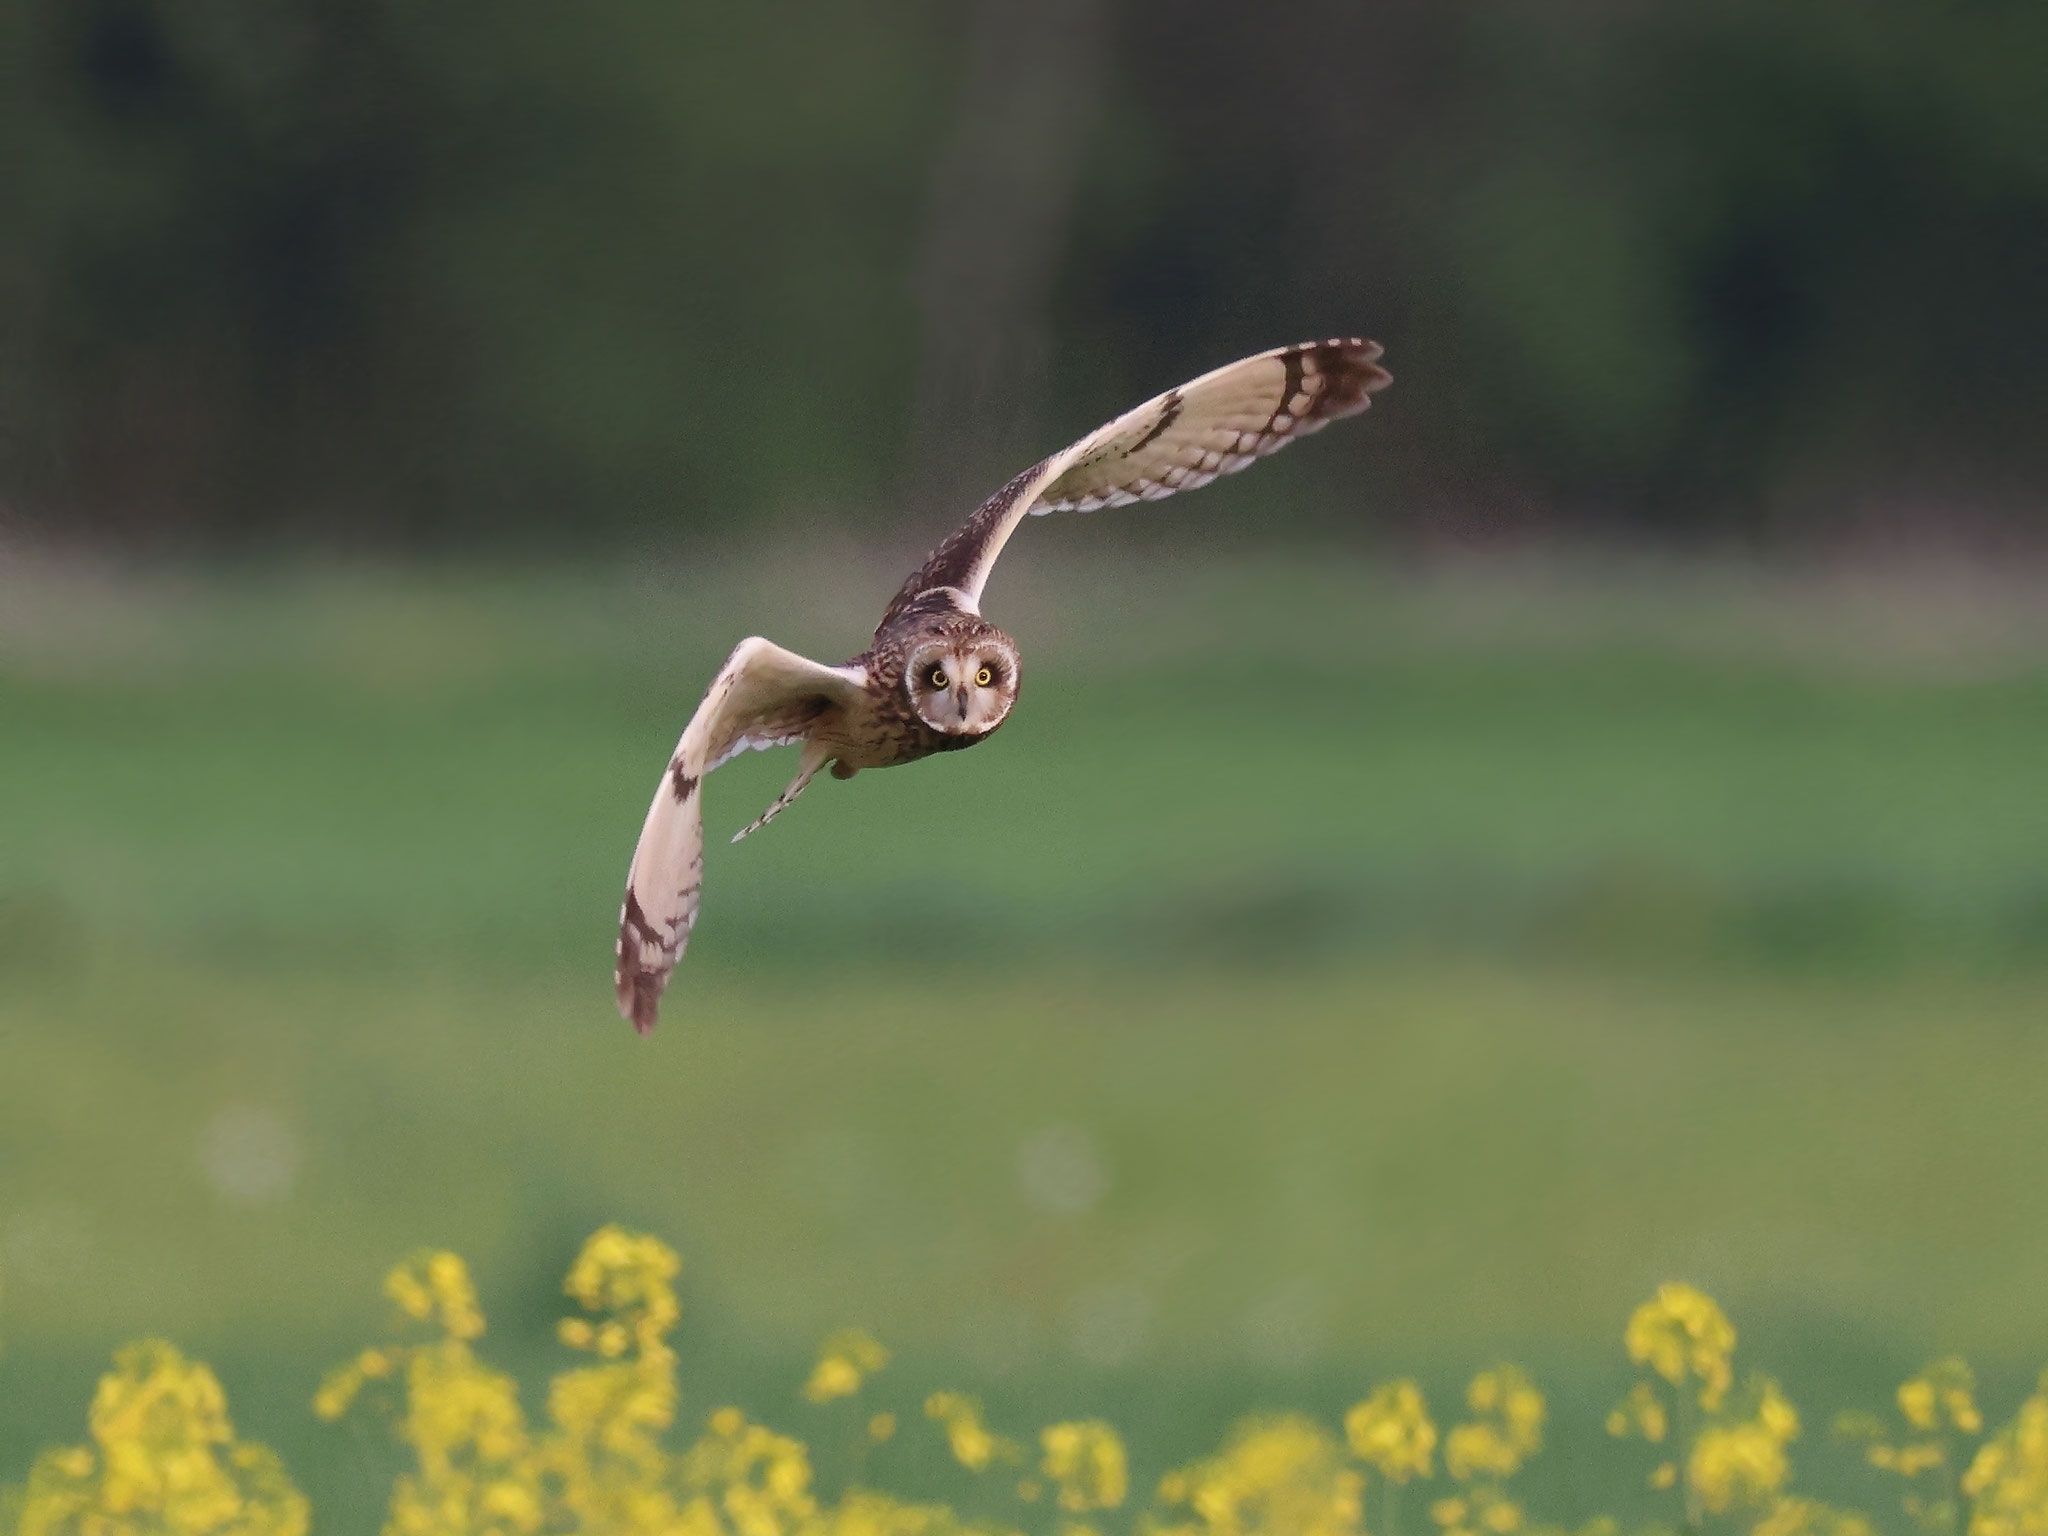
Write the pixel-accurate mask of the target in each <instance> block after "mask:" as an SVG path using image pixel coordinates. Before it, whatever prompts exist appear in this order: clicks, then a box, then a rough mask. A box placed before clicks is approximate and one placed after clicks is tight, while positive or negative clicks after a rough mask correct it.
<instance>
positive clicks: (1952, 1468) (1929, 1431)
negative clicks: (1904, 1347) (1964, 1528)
mask: <svg viewBox="0 0 2048 1536" xmlns="http://www.w3.org/2000/svg"><path fill="white" fill-rule="evenodd" d="M1976 1394H1977V1381H1976V1377H1975V1376H1974V1374H1972V1372H1971V1370H1970V1367H1969V1366H1968V1364H1967V1363H1965V1362H1964V1361H1961V1360H1957V1359H1954V1358H1949V1359H1945V1360H1936V1361H1935V1362H1933V1363H1932V1364H1931V1365H1929V1366H1927V1367H1926V1368H1925V1369H1923V1370H1922V1371H1921V1372H1920V1374H1919V1375H1917V1376H1914V1377H1912V1378H1911V1379H1909V1380H1907V1381H1905V1382H1903V1383H1901V1384H1900V1386H1899V1390H1898V1392H1897V1394H1896V1401H1897V1403H1898V1409H1899V1417H1900V1419H1901V1420H1902V1421H1903V1430H1902V1431H1901V1432H1897V1433H1895V1432H1893V1431H1892V1430H1890V1429H1888V1428H1887V1427H1886V1425H1885V1423H1884V1421H1883V1420H1881V1419H1879V1418H1878V1417H1877V1416H1876V1415H1875V1414H1868V1413H1859V1414H1844V1415H1842V1417H1841V1418H1839V1419H1837V1420H1836V1423H1835V1429H1836V1432H1837V1433H1838V1434H1839V1435H1841V1436H1842V1437H1843V1438H1845V1439H1849V1440H1856V1441H1861V1442H1863V1447H1864V1451H1863V1454H1864V1459H1865V1460H1867V1461H1868V1462H1869V1463H1870V1465H1871V1466H1873V1467H1876V1468H1878V1469H1879V1470H1880V1471H1884V1472H1890V1473H1894V1474H1896V1475H1897V1476H1898V1477H1899V1478H1900V1479H1901V1481H1903V1482H1904V1484H1905V1492H1904V1493H1903V1495H1902V1496H1901V1498H1900V1501H1899V1503H1900V1507H1901V1508H1902V1509H1904V1511H1905V1512H1906V1515H1907V1517H1908V1518H1909V1519H1911V1520H1912V1522H1913V1524H1914V1525H1915V1526H1917V1527H1918V1528H1919V1529H1920V1530H1921V1531H1922V1532H1924V1533H1925V1536H1954V1533H1955V1531H1956V1530H1957V1528H1958V1522H1959V1519H1960V1515H1961V1491H1962V1490H1961V1488H1960V1486H1959V1485H1958V1483H1957V1480H1956V1469H1957V1468H1958V1467H1959V1466H1961V1465H1962V1463H1963V1461H1964V1460H1965V1455H1964V1452H1963V1449H1962V1446H1961V1442H1962V1441H1964V1440H1968V1439H1974V1438H1975V1437H1977V1436H1978V1435H1980V1434H1982V1433H1983V1430H1984V1415H1983V1413H1982V1412H1981V1411H1980V1410H1979V1409H1978V1407H1977V1395H1976Z"/></svg>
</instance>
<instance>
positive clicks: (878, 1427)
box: [868, 1413, 896, 1445]
mask: <svg viewBox="0 0 2048 1536" xmlns="http://www.w3.org/2000/svg"><path fill="white" fill-rule="evenodd" d="M895 1433H896V1415H895V1414H893V1413H878V1414H876V1415H875V1416H874V1417H873V1418H872V1419H869V1420H868V1438H869V1439H870V1440H872V1441H874V1442H875V1444H877V1445H880V1444H881V1443H882V1442H883V1441H884V1440H887V1439H888V1438H889V1437H890V1436H891V1435H893V1434H895Z"/></svg>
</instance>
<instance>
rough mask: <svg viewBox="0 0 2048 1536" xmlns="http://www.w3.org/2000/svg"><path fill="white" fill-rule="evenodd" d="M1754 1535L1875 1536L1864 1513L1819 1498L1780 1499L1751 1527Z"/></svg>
mask: <svg viewBox="0 0 2048 1536" xmlns="http://www.w3.org/2000/svg"><path fill="white" fill-rule="evenodd" d="M1750 1536H1875V1533H1873V1532H1872V1530H1871V1528H1870V1522H1869V1521H1867V1520H1865V1519H1864V1518H1863V1517H1862V1516H1861V1515H1856V1514H1850V1513H1848V1512H1846V1511H1844V1510H1839V1509H1835V1508H1832V1507H1831V1506H1829V1505H1826V1504H1823V1503H1821V1502H1819V1501H1818V1500H1816V1499H1795V1498H1786V1499H1780V1500H1778V1502H1777V1503H1776V1504H1774V1505H1773V1506H1772V1507H1771V1508H1770V1509H1769V1510H1768V1511H1766V1512H1765V1514H1764V1516H1763V1517H1762V1518H1761V1519H1760V1520H1758V1521H1757V1523H1756V1524H1755V1526H1753V1527H1752V1528H1751V1530H1750Z"/></svg>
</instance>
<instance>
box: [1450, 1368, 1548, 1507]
mask: <svg viewBox="0 0 2048 1536" xmlns="http://www.w3.org/2000/svg"><path fill="white" fill-rule="evenodd" d="M1465 1406H1466V1407H1467V1408H1468V1409H1470V1410H1471V1412H1472V1415H1473V1417H1472V1418H1471V1419H1469V1420H1467V1421H1466V1422H1465V1423H1463V1424H1459V1425H1456V1426H1454V1427H1453V1428H1452V1430H1451V1432H1450V1434H1449V1435H1447V1436H1446V1437H1445V1439H1444V1470H1445V1471H1446V1472H1448V1473H1450V1475H1451V1476H1452V1477H1453V1478H1454V1479H1455V1480H1457V1481H1458V1482H1460V1483H1462V1484H1464V1485H1465V1486H1464V1487H1463V1488H1462V1489H1461V1490H1460V1491H1459V1492H1458V1493H1456V1494H1455V1495H1453V1496H1451V1497H1449V1498H1444V1499H1438V1500H1437V1501H1436V1502H1435V1503H1434V1504H1432V1505H1430V1507H1429V1514H1430V1518H1431V1519H1432V1520H1434V1521H1436V1523H1437V1524H1438V1525H1439V1526H1441V1527H1442V1528H1443V1533H1444V1536H1510V1533H1511V1532H1514V1531H1519V1530H1520V1529H1521V1528H1522V1524H1523V1519H1524V1516H1523V1511H1522V1506H1521V1505H1520V1504H1518V1503H1516V1502H1515V1500H1513V1499H1511V1498H1509V1497H1508V1494H1507V1489H1506V1486H1505V1485H1506V1482H1507V1480H1508V1479H1509V1478H1511V1477H1513V1476H1514V1475H1515V1474H1516V1473H1517V1472H1519V1471H1520V1470H1521V1469H1522V1465H1523V1463H1524V1462H1526V1461H1527V1460H1528V1459H1529V1458H1530V1457H1531V1456H1534V1455H1535V1454H1536V1453H1537V1452H1538V1451H1540V1450H1541V1449H1543V1421H1544V1418H1545V1417H1546V1415H1547V1412H1548V1410H1547V1409H1546V1408H1545V1406H1544V1402H1543V1394H1542V1393H1541V1392H1538V1391H1537V1390H1536V1388H1535V1386H1534V1384H1533V1383H1531V1382H1530V1380H1529V1378H1528V1377H1527V1376H1525V1375H1523V1374H1522V1372H1521V1371H1520V1370H1519V1369H1517V1368H1516V1367H1514V1366H1512V1365H1499V1366H1495V1367H1494V1368H1493V1369H1492V1370H1490V1371H1481V1372H1480V1373H1479V1374H1478V1375H1477V1376H1475V1377H1473V1378H1472V1384H1471V1385H1470V1386H1469V1387H1467V1388H1466V1389H1465Z"/></svg>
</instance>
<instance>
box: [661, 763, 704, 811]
mask: <svg viewBox="0 0 2048 1536" xmlns="http://www.w3.org/2000/svg"><path fill="white" fill-rule="evenodd" d="M668 782H669V788H671V789H673V790H674V791H675V795H676V799H677V801H678V802H681V801H684V800H687V799H689V798H690V796H692V795H694V794H695V793H697V784H698V780H697V779H695V778H693V777H692V776H691V775H689V774H687V773H685V772H683V760H682V759H681V758H680V757H679V758H677V759H676V760H675V761H674V762H672V763H670V764H669V765H668Z"/></svg>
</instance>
